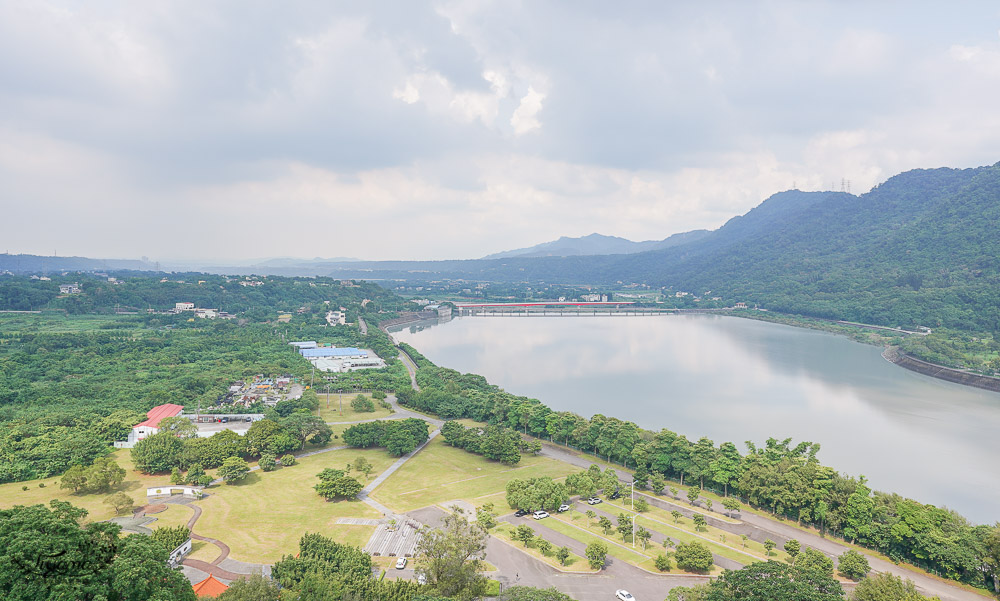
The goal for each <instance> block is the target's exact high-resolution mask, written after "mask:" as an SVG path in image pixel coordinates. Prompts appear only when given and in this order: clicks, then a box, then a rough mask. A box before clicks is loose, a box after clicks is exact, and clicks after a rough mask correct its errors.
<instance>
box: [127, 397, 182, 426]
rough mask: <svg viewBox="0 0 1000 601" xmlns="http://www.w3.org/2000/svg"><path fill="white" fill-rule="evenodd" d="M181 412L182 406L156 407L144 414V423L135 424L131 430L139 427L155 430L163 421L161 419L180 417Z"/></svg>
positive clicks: (167, 405) (169, 404)
mask: <svg viewBox="0 0 1000 601" xmlns="http://www.w3.org/2000/svg"><path fill="white" fill-rule="evenodd" d="M181 411H184V406H183V405H174V404H172V403H167V404H166V405H157V406H156V407H153V408H152V409H150V410H149V411H147V412H146V421H143V422H140V423H138V424H136V425H135V426H133V428H138V427H139V426H149V427H150V428H156V427H158V426H159V425H160V421H161V420H163V418H165V417H174V416H177V415H180V413H181Z"/></svg>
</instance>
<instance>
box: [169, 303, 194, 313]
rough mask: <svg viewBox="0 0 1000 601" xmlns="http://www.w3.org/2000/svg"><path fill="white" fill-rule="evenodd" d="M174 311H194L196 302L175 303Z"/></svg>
mask: <svg viewBox="0 0 1000 601" xmlns="http://www.w3.org/2000/svg"><path fill="white" fill-rule="evenodd" d="M174 311H177V312H178V313H180V312H181V311H194V303H174Z"/></svg>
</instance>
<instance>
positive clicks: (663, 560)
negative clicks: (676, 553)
mask: <svg viewBox="0 0 1000 601" xmlns="http://www.w3.org/2000/svg"><path fill="white" fill-rule="evenodd" d="M655 564H656V569H657V570H659V571H661V572H666V571H668V570H670V558H669V557H667V556H666V555H657V556H656V562H655Z"/></svg>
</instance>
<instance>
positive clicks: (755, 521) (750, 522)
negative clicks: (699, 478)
mask: <svg viewBox="0 0 1000 601" xmlns="http://www.w3.org/2000/svg"><path fill="white" fill-rule="evenodd" d="M541 455H543V456H545V457H549V458H551V459H556V460H558V461H563V462H565V463H569V464H571V465H575V466H577V467H580V468H584V469H586V468H588V467H590V464H591V461H590V459H588V458H587V457H585V456H582V455H579V454H576V453H574V452H572V451H568V450H566V449H564V448H562V447H558V446H556V445H552V444H544V443H543V445H542V452H541ZM615 472H616V473H617V474H618V478H619V479H620V480H621V481H622V482H625V483H626V484H627V483H630V482H632V474H630V473H629V472H626V471H624V470H622V469H618V468H616V469H615ZM637 494H640V493H637ZM643 496H644V497H645V498H646V499H647V500H649V501H650V503H652V504H654V505H657V506H660V507H664V508H667V509H671V510H672V509H677V510H679V511H681V513H684V514H685V515H687V516H689V517H690V515H691V513H692V510H691V509H690V508H689V507H684V506H683V505H681V504H680V503H678V504H677V505H676V506H673V504H671V503H669V502H665V501H662V500H659V499H656V498H655V497H650V496H648V495H643ZM698 512H699V513H701V514H703V515H706V516H707V514H708V513H709V512H707V511H705V510H703V509H699V510H698ZM707 517H708V520H709V522H710V523H711V524H712V526H715V527H716V528H720V529H722V530H726V531H727V532H732V533H733V534H737V535H739V534H746V535H748V536H749V537H750V538H752V539H754V540H757V541H763V540H764V539H766V538H770V539H771V540H773V541H775V542H776V543H778V545H779V546H780V545H783V544H784V543H785V541H787V540H789V539H792V538H794V539H797V540H798V541H799V542H801V543H802V544H803V545H804V546H807V547H812V548H814V549H816V550H817V551H821V552H823V553H824V554H826V555H827V556H829V557H831V558H833V559H834V561H836V558H837V557H838V556H840V555H841V554H842V553H844V551H846V550H847V549H848V547H847V546H846V545H843V544H840V543H838V542H837V541H835V540H831V539H828V538H824V537H821V536H819V535H816V534H812V533H810V532H806V531H804V530H799V529H798V528H795V527H793V526H790V525H788V524H784V523H782V522H779V521H778V520H775V519H772V518H768V517H765V516H761V515H758V514H755V513H750V512H744V513H742V514H741V515H740V518H741V520H742V521H743V523H742V524H733V523H731V522H726V521H723V520H719V519H715V518H712V517H710V516H707ZM865 557H866V558H867V559H868V563H869V564H870V565H871V568H872V570H874V571H876V572H889V573H890V574H894V575H896V576H900V577H902V578H907V579H909V580H912V581H913V583H914V584H915V585H916V586H917V588H918V589H919V590H920V592H921V593H922V594H924V595H929V596H938V597H940V598H941V600H942V601H984V600H985V599H990V598H991V597H989V596H987V595H980V594H978V593H974V592H970V591H967V590H964V589H961V588H959V587H957V586H953V585H951V584H948V583H946V582H942V581H940V580H937V579H935V578H932V577H930V576H925V575H924V574H921V573H919V572H914V571H912V570H908V569H906V568H904V567H902V566H897V565H896V564H894V563H891V562H888V561H885V560H882V559H878V558H876V557H872V556H870V555H866V556H865Z"/></svg>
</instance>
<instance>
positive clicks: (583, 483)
mask: <svg viewBox="0 0 1000 601" xmlns="http://www.w3.org/2000/svg"><path fill="white" fill-rule="evenodd" d="M566 488H567V489H568V490H569V493H570V494H572V495H580V496H581V497H584V498H587V497H592V496H594V493H596V492H597V487H596V486H595V485H594V480H593V479H592V478H591V477H590V476H589V475H588V474H587V473H586V472H577V473H575V474H570V475H569V476H566Z"/></svg>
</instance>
